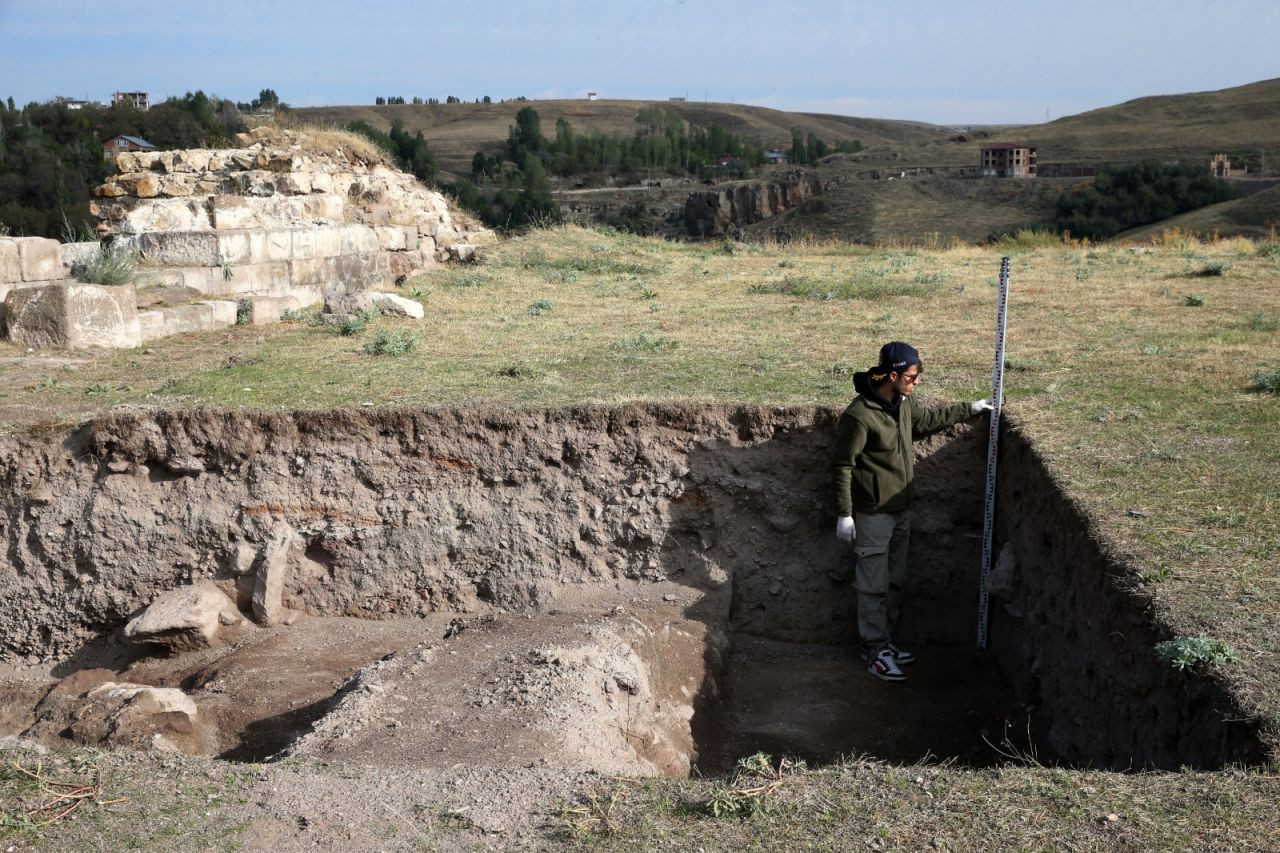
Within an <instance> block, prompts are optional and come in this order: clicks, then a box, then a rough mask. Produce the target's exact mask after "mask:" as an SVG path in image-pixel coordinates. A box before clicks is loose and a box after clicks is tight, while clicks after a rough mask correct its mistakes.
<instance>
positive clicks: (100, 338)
mask: <svg viewBox="0 0 1280 853" xmlns="http://www.w3.org/2000/svg"><path fill="white" fill-rule="evenodd" d="M4 316H5V324H6V326H7V327H8V330H9V339H10V340H12V341H13V342H14V343H15V344H18V345H19V346H29V347H35V348H37V349H47V348H64V349H83V348H85V347H110V348H128V347H136V346H137V345H138V344H139V343H141V342H142V333H141V329H140V327H139V325H138V311H137V308H136V307H135V304H134V290H133V287H132V286H130V285H118V286H115V287H103V286H101V285H97V284H81V283H79V282H63V283H58V284H49V285H44V286H43V287H28V288H19V289H16V290H12V291H10V292H9V293H8V295H6V296H5V302H4Z"/></svg>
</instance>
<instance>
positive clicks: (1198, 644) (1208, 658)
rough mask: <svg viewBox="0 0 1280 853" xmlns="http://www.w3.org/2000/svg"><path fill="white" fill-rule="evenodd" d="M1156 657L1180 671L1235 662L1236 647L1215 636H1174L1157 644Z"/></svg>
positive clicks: (1236, 656)
mask: <svg viewBox="0 0 1280 853" xmlns="http://www.w3.org/2000/svg"><path fill="white" fill-rule="evenodd" d="M1156 657H1158V658H1159V659H1160V660H1162V661H1164V662H1165V663H1167V664H1169V666H1171V667H1173V668H1174V669H1176V670H1179V671H1186V670H1188V669H1196V668H1197V667H1200V668H1208V667H1217V666H1222V665H1223V664H1227V663H1234V662H1235V661H1236V660H1238V659H1239V656H1238V655H1237V654H1236V652H1235V649H1233V648H1231V646H1229V645H1227V644H1226V643H1224V642H1223V641H1222V640H1218V639H1215V638H1214V637H1206V636H1204V635H1203V634H1202V635H1199V636H1195V637H1174V638H1173V639H1172V640H1165V641H1164V642H1162V643H1157V644H1156Z"/></svg>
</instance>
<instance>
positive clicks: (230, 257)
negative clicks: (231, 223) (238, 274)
mask: <svg viewBox="0 0 1280 853" xmlns="http://www.w3.org/2000/svg"><path fill="white" fill-rule="evenodd" d="M250 233H251V232H249V231H224V230H219V231H218V232H217V233H216V234H215V235H214V239H216V240H217V241H218V255H217V257H218V261H220V262H222V263H226V264H251V263H253V260H252V252H251V251H250V247H249V234H250Z"/></svg>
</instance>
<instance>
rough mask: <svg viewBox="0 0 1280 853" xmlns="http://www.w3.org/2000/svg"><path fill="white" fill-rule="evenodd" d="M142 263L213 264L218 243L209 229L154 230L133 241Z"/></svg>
mask: <svg viewBox="0 0 1280 853" xmlns="http://www.w3.org/2000/svg"><path fill="white" fill-rule="evenodd" d="M137 246H138V251H139V252H140V253H141V256H142V262H143V263H144V264H149V265H152V266H157V267H215V266H218V265H220V264H221V263H222V258H221V255H220V253H221V251H222V246H221V245H220V244H219V240H218V234H217V233H215V232H213V231H155V232H150V233H144V234H142V235H140V236H139V238H138V241H137Z"/></svg>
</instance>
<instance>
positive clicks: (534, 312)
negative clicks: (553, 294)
mask: <svg viewBox="0 0 1280 853" xmlns="http://www.w3.org/2000/svg"><path fill="white" fill-rule="evenodd" d="M555 307H556V304H555V303H554V302H552V301H551V300H550V299H539V300H537V301H536V302H531V303H529V315H530V316H531V317H539V316H541V315H543V314H546V313H548V312H549V311H551V309H553V308H555Z"/></svg>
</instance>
